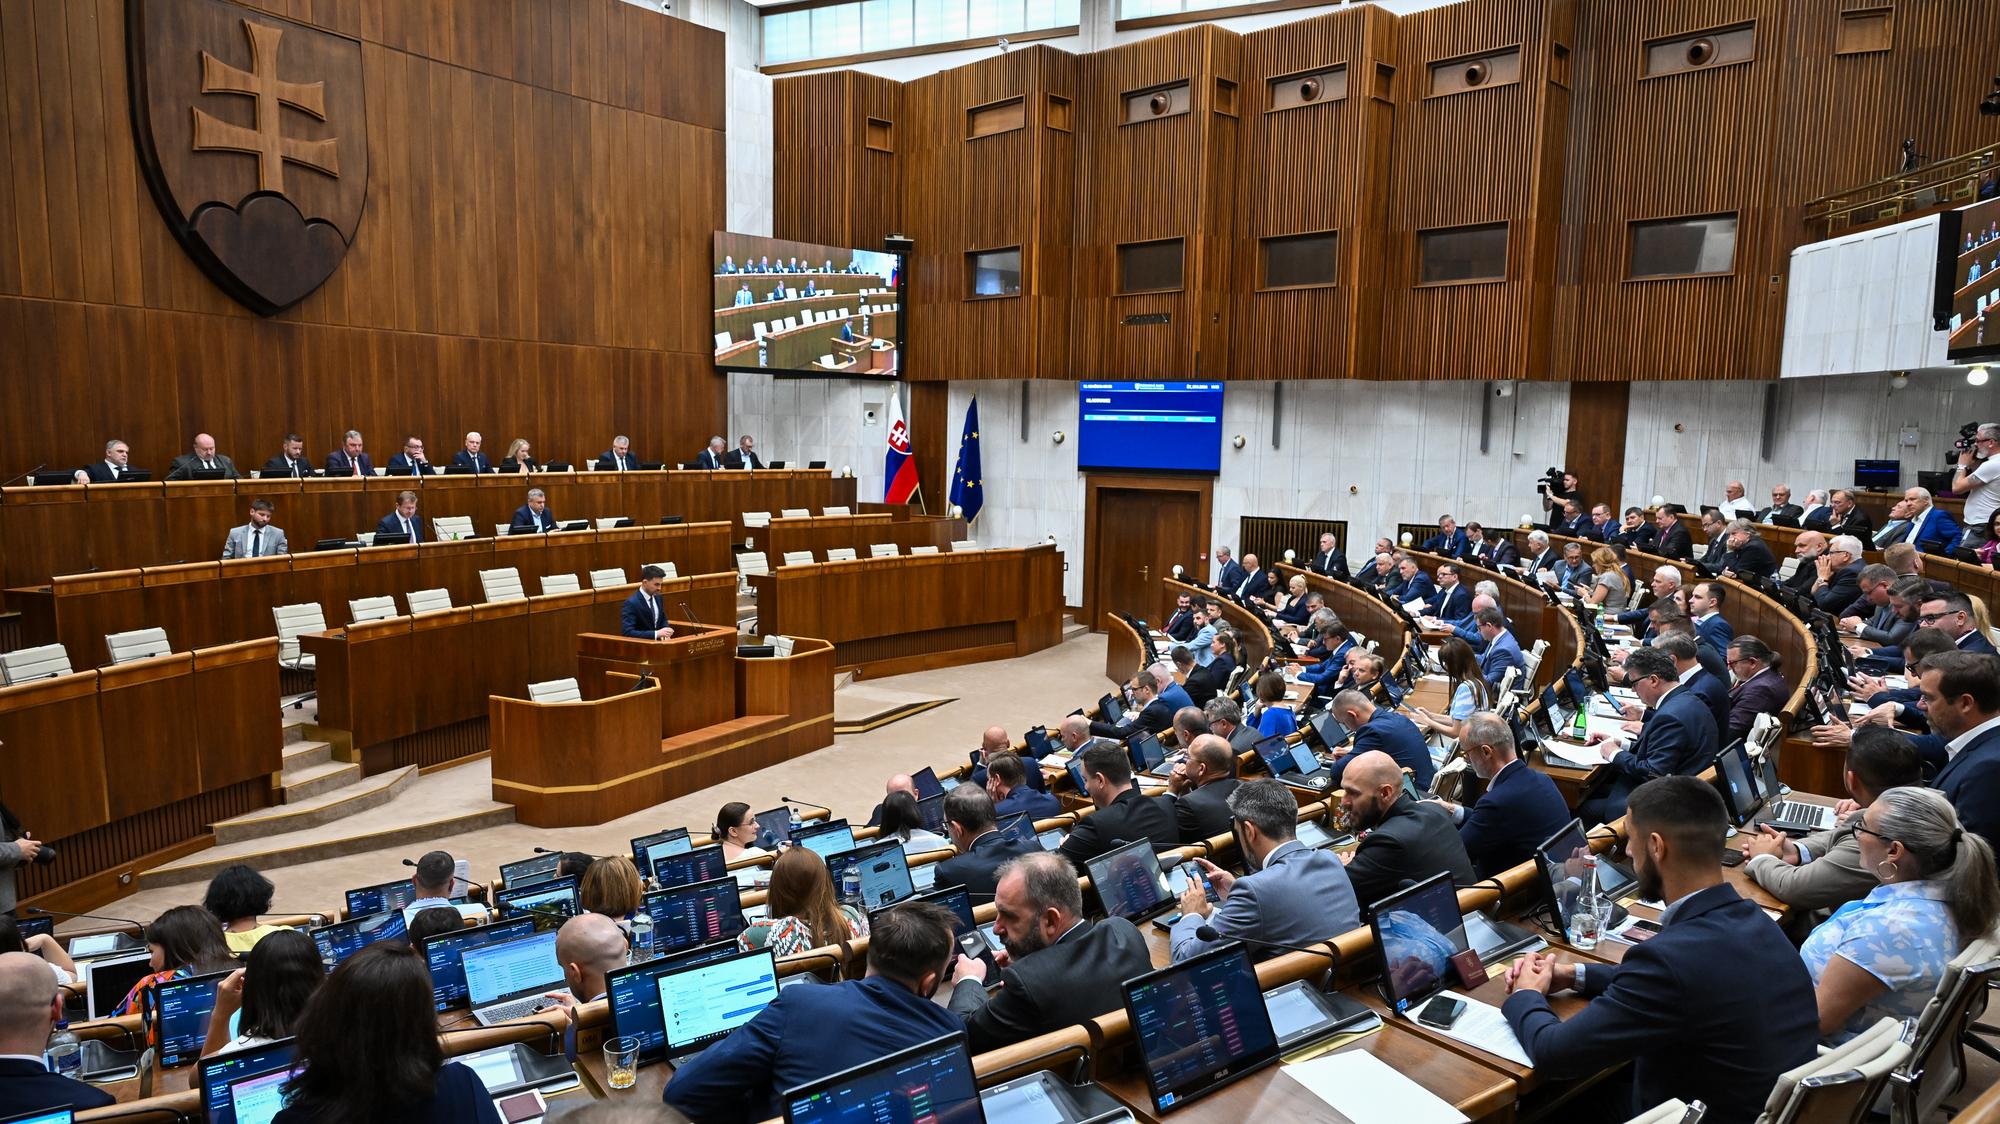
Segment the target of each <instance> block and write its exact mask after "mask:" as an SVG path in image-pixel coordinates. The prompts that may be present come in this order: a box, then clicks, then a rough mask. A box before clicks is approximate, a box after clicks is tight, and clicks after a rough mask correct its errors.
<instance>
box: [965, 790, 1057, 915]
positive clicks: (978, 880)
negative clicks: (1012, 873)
mask: <svg viewBox="0 0 2000 1124" xmlns="http://www.w3.org/2000/svg"><path fill="white" fill-rule="evenodd" d="M1023 792H1025V793H1027V794H1028V795H1030V796H1042V797H1044V798H1045V799H1047V800H1049V801H1051V802H1053V801H1054V800H1055V797H1053V796H1048V795H1047V794H1046V793H1040V792H1036V791H1035V790H1034V789H1032V788H1029V787H1028V786H1027V785H1022V786H1021V787H1020V788H1017V789H1015V790H1014V791H1013V792H1010V793H1008V794H1007V797H1008V799H1010V800H1011V799H1013V798H1014V796H1015V795H1016V794H1018V793H1023ZM1058 808H1059V809H1060V805H1058ZM1025 810H1026V809H1023V808H1015V809H1012V810H1010V811H1006V812H1000V810H999V809H998V808H997V807H996V808H995V809H994V811H995V812H999V814H1000V815H1003V816H1011V815H1013V814H1014V812H1017V811H1025ZM1053 814H1056V815H1059V814H1061V813H1060V811H1058V812H1056V813H1053ZM1041 849H1042V845H1041V844H1040V843H1037V842H1035V841H1034V840H1032V839H1026V840H1023V839H1010V838H1008V837H1006V836H1004V835H1001V834H1000V833H999V832H998V831H989V832H987V833H986V834H984V835H981V836H980V837H979V838H977V839H975V840H973V841H972V850H970V851H967V852H965V853H964V854H959V855H953V856H952V857H950V858H948V859H946V860H944V861H943V862H941V863H939V864H938V868H937V885H939V886H963V887H965V892H966V893H968V894H970V895H972V906H973V908H974V909H977V908H979V906H981V905H983V904H985V903H986V902H989V901H992V900H993V889H994V887H995V886H998V885H999V884H1000V879H999V876H998V875H997V873H996V872H997V871H998V870H999V869H1000V868H1001V867H1003V866H1005V865H1007V864H1008V863H1010V862H1012V861H1014V860H1015V859H1017V858H1020V857H1021V856H1022V855H1032V854H1034V853H1036V852H1037V851H1040V850H1041Z"/></svg>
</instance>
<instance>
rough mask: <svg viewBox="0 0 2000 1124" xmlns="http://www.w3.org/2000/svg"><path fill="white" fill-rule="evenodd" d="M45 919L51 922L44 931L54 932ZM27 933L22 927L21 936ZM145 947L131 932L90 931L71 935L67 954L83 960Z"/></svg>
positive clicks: (24, 936) (52, 924)
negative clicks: (77, 935)
mask: <svg viewBox="0 0 2000 1124" xmlns="http://www.w3.org/2000/svg"><path fill="white" fill-rule="evenodd" d="M45 920H49V921H50V922H51V927H50V928H49V929H48V930H46V931H48V932H54V931H55V930H54V923H53V919H45ZM27 935H28V932H27V930H25V929H23V930H22V931H21V936H22V937H23V938H26V937H27ZM145 947H146V942H145V941H142V940H140V939H139V938H138V937H137V936H134V935H133V934H131V933H125V932H117V933H91V934H88V935H86V936H81V937H71V938H70V939H69V954H70V956H71V957H72V958H73V959H76V960H84V959H87V958H90V957H96V956H113V955H118V954H122V953H127V952H138V951H140V950H141V949H144V948H145Z"/></svg>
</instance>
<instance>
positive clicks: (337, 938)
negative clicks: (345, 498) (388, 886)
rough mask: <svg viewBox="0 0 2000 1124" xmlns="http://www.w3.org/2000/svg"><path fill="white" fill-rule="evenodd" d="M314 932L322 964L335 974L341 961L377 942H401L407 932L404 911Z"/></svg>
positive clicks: (344, 923) (383, 914)
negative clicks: (404, 923) (334, 971)
mask: <svg viewBox="0 0 2000 1124" xmlns="http://www.w3.org/2000/svg"><path fill="white" fill-rule="evenodd" d="M311 932H312V939H313V944H315V945H318V946H319V959H320V963H322V964H325V965H326V970H327V971H329V972H331V971H333V970H334V969H335V968H337V967H339V966H340V963H341V961H343V960H346V959H347V958H348V957H350V956H352V955H354V954H355V953H357V952H360V951H361V950H362V949H364V948H367V947H368V946H369V945H371V944H374V943H375V942H376V941H386V940H401V939H403V936H404V934H405V932H406V930H405V929H404V926H403V911H402V910H400V909H395V910H390V911H389V912H387V913H376V914H371V915H369V916H367V917H357V918H355V919H354V920H352V921H342V922H340V923H338V924H335V925H324V926H321V927H320V928H317V929H314V930H312V931H311Z"/></svg>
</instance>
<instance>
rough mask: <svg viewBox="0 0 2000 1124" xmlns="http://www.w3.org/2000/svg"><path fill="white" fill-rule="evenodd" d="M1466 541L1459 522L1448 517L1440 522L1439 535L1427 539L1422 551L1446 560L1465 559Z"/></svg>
mask: <svg viewBox="0 0 2000 1124" xmlns="http://www.w3.org/2000/svg"><path fill="white" fill-rule="evenodd" d="M1466 541H1467V540H1466V534H1465V532H1464V531H1462V530H1460V529H1459V527H1458V520H1456V519H1453V518H1452V517H1451V516H1449V515H1447V516H1445V517H1444V518H1442V519H1439V520H1438V533H1437V534H1435V535H1432V536H1431V537H1430V538H1427V539H1425V540H1424V545H1423V547H1422V549H1423V550H1425V551H1428V552H1429V553H1431V554H1441V555H1443V556H1445V557H1446V558H1463V557H1465V548H1466Z"/></svg>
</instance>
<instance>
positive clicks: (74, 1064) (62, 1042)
mask: <svg viewBox="0 0 2000 1124" xmlns="http://www.w3.org/2000/svg"><path fill="white" fill-rule="evenodd" d="M47 1058H48V1063H49V1072H50V1073H56V1074H60V1075H62V1076H64V1077H67V1078H69V1079H71V1080H72V1081H80V1080H82V1079H83V1047H82V1046H80V1045H78V1044H77V1041H76V1035H75V1034H74V1033H72V1032H71V1031H70V1029H69V1020H68V1019H64V1020H63V1021H62V1022H59V1023H57V1024H56V1032H55V1033H54V1034H51V1035H50V1036H49V1049H48V1053H47Z"/></svg>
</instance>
